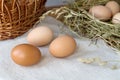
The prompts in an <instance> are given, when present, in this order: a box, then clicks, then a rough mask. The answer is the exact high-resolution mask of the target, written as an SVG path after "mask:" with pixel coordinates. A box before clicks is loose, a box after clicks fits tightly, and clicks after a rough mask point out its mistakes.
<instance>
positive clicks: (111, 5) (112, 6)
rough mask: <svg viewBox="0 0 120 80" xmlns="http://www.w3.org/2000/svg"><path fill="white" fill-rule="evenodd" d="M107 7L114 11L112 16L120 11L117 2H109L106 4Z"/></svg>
mask: <svg viewBox="0 0 120 80" xmlns="http://www.w3.org/2000/svg"><path fill="white" fill-rule="evenodd" d="M106 7H108V8H109V9H110V10H111V11H112V15H115V14H116V13H118V12H119V11H120V5H119V4H118V3H117V2H116V1H109V2H108V3H107V4H106Z"/></svg>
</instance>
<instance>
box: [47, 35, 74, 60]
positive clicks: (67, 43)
mask: <svg viewBox="0 0 120 80" xmlns="http://www.w3.org/2000/svg"><path fill="white" fill-rule="evenodd" d="M75 49H76V42H75V40H74V39H73V38H72V37H71V36H69V35H62V36H59V37H58V38H56V39H55V40H53V41H52V43H51V44H50V46H49V51H50V53H51V54H52V55H53V56H55V57H59V58H63V57H67V56H69V55H71V54H73V53H74V51H75Z"/></svg>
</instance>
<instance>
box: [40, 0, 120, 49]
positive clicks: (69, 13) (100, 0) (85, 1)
mask: <svg viewBox="0 0 120 80" xmlns="http://www.w3.org/2000/svg"><path fill="white" fill-rule="evenodd" d="M108 1H109V0H77V1H75V2H74V3H73V4H70V5H68V6H64V7H60V8H54V9H52V10H50V11H48V12H46V13H45V14H43V16H42V17H40V18H45V16H46V15H49V16H52V17H54V18H56V19H57V20H60V21H62V22H63V23H64V24H65V25H67V26H68V27H69V29H70V30H72V31H74V32H75V33H76V34H78V35H79V36H83V37H87V38H90V39H92V40H95V39H96V40H97V39H99V38H101V39H103V40H104V41H105V42H106V43H107V44H108V45H109V46H110V47H112V48H114V49H117V50H118V51H120V24H112V23H111V21H110V20H109V21H106V22H103V21H100V20H98V19H96V18H93V16H91V15H90V14H89V13H88V10H89V8H90V7H91V6H93V5H99V4H102V5H104V4H105V3H107V2H108ZM118 3H120V1H119V0H118Z"/></svg>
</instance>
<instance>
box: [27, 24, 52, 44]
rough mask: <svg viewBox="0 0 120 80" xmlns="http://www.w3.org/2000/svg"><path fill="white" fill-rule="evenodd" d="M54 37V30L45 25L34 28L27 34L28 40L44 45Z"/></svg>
mask: <svg viewBox="0 0 120 80" xmlns="http://www.w3.org/2000/svg"><path fill="white" fill-rule="evenodd" d="M52 39H53V31H52V30H51V29H50V28H48V27H45V26H39V27H36V28H34V29H33V30H32V31H31V32H30V33H29V34H28V36H27V41H28V42H29V43H30V44H32V45H35V46H44V45H47V44H49V43H50V42H51V41H52Z"/></svg>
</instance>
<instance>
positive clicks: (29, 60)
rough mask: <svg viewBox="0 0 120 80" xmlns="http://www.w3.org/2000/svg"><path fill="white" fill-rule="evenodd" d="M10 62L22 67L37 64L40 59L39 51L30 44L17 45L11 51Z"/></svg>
mask: <svg viewBox="0 0 120 80" xmlns="http://www.w3.org/2000/svg"><path fill="white" fill-rule="evenodd" d="M11 58H12V60H13V61H14V62H15V63H16V64H19V65H22V66H31V65H34V64H37V63H38V62H39V61H40V59H41V52H40V50H39V49H38V48H37V47H35V46H33V45H30V44H19V45H17V46H15V47H14V48H13V49H12V51H11Z"/></svg>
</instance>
